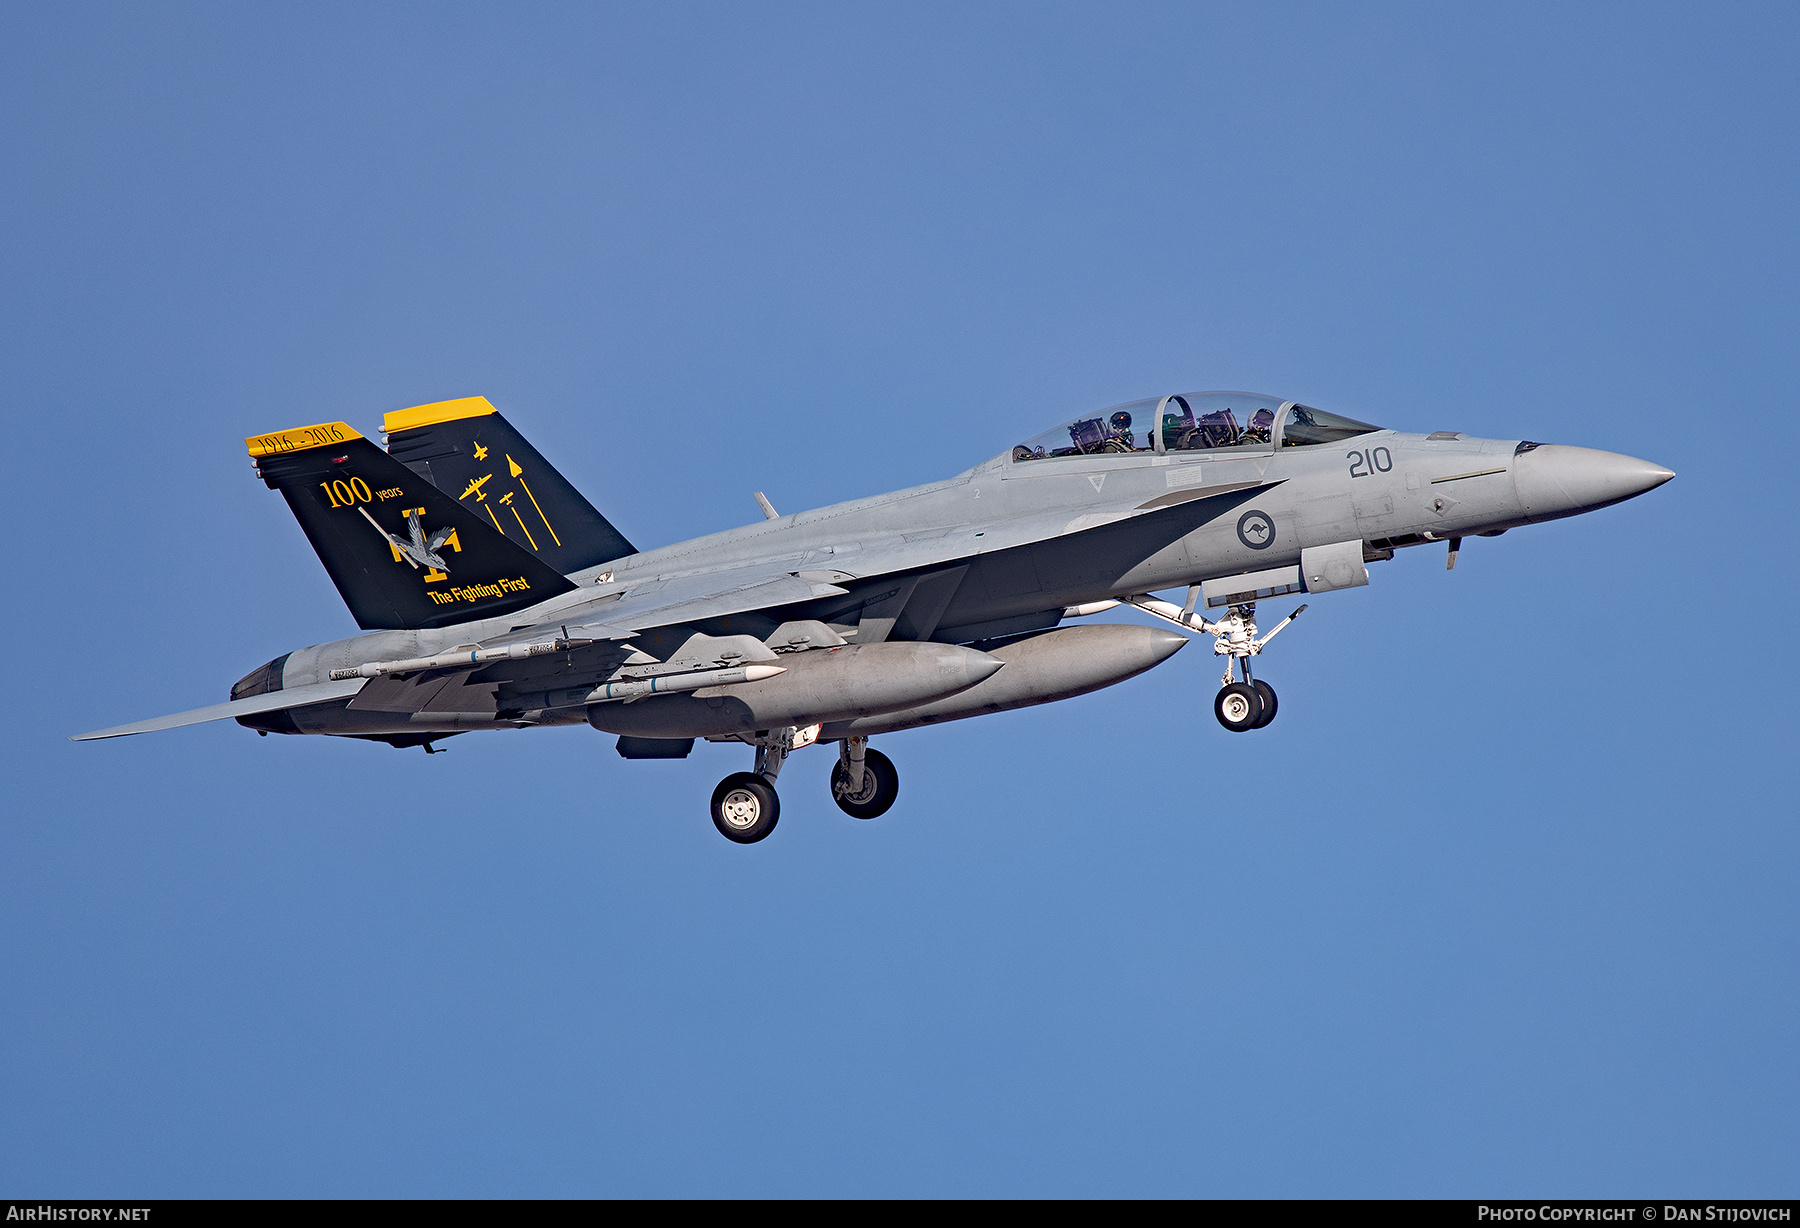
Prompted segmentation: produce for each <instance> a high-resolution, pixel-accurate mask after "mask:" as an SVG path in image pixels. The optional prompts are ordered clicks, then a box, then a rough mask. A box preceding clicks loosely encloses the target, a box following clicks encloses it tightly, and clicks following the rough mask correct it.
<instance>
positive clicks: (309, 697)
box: [69, 678, 367, 742]
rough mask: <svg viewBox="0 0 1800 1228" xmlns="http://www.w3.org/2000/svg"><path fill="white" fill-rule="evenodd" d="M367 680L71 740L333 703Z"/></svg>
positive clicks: (236, 703)
mask: <svg viewBox="0 0 1800 1228" xmlns="http://www.w3.org/2000/svg"><path fill="white" fill-rule="evenodd" d="M366 681H367V680H366V679H363V678H352V679H348V680H346V681H343V682H319V683H315V684H313V685H311V686H300V687H295V688H293V689H292V690H288V691H272V692H270V693H269V694H267V695H253V696H251V697H250V698H249V699H234V700H232V701H230V702H229V703H222V704H213V705H211V706H210V707H206V708H195V709H193V710H192V711H191V712H177V713H175V714H174V715H173V716H158V717H153V718H151V719H150V720H147V721H135V722H133V723H132V724H129V725H114V726H113V727H112V728H111V729H96V730H94V732H92V733H78V734H76V735H75V736H74V737H72V738H70V739H69V741H71V742H94V741H98V740H99V739H101V738H122V737H125V736H126V735H127V734H133V733H155V732H156V731H157V730H159V729H179V728H180V727H181V726H183V725H202V724H205V723H206V722H207V721H223V720H227V719H229V718H232V717H238V716H254V715H256V714H257V713H259V712H277V711H280V710H281V709H283V708H304V707H306V706H307V705H308V704H322V703H329V702H331V701H332V700H336V699H345V698H348V697H349V696H351V695H354V694H356V693H357V692H358V691H360V690H362V689H363V684H364V683H365V682H366Z"/></svg>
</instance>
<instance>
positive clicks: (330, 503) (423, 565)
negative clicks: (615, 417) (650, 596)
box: [244, 422, 575, 630]
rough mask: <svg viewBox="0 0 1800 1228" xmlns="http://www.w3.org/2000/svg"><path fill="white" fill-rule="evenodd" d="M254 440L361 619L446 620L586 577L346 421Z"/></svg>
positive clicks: (396, 622)
mask: <svg viewBox="0 0 1800 1228" xmlns="http://www.w3.org/2000/svg"><path fill="white" fill-rule="evenodd" d="M244 442H245V443H246V444H247V445H248V446H249V449H250V455H251V456H252V457H253V458H254V459H255V461H256V469H257V473H258V474H259V475H260V476H261V477H262V480H263V481H264V482H265V483H266V484H267V485H268V486H269V487H270V489H273V490H279V491H280V492H281V495H282V498H284V499H286V500H287V503H288V506H289V507H290V508H292V509H293V512H294V517H295V519H297V520H299V522H300V527H301V529H303V530H304V531H305V533H306V537H307V540H308V541H310V542H311V543H312V547H313V549H314V550H315V551H317V552H318V555H319V561H320V562H322V563H324V564H325V570H326V571H327V572H328V573H330V575H331V582H332V583H333V584H335V585H337V589H338V592H339V593H341V594H342V595H343V598H344V603H345V604H346V605H348V606H349V607H350V612H351V614H353V615H354V616H355V617H356V624H357V626H359V627H362V628H364V629H369V630H372V629H375V628H400V629H413V628H419V627H446V626H451V625H454V624H456V623H465V622H472V621H474V620H476V619H481V618H492V617H494V616H495V615H499V614H506V613H510V612H511V611H513V610H519V609H523V608H525V607H526V606H532V605H536V604H537V603H538V602H540V601H543V600H544V599H546V598H548V597H554V596H555V595H556V594H558V593H562V592H567V591H568V590H570V589H572V588H573V587H575V586H574V585H573V584H571V583H569V581H568V580H567V579H566V578H564V576H563V574H562V573H561V572H560V571H558V570H556V569H555V568H554V567H552V566H551V565H549V564H548V563H545V562H543V561H541V560H539V559H538V558H537V557H535V556H534V555H533V554H532V552H531V551H529V550H527V549H525V548H524V547H523V546H520V545H516V544H514V543H513V542H511V541H508V540H507V539H506V537H505V536H504V535H503V534H499V533H496V532H494V530H493V528H492V527H491V526H490V525H489V524H488V523H487V521H486V520H484V519H479V518H478V517H477V515H476V514H475V513H474V512H471V511H468V510H466V508H464V507H463V506H461V505H459V504H458V503H457V502H456V500H455V499H454V498H453V497H451V496H448V495H446V494H444V492H442V491H440V490H438V489H437V488H436V487H435V486H433V485H431V484H430V483H429V482H428V481H426V480H425V479H424V478H422V477H420V476H419V475H418V474H416V473H414V472H413V471H412V470H411V469H408V468H407V467H406V466H405V465H403V464H401V463H400V462H399V461H398V460H395V459H394V458H393V457H391V456H389V455H388V454H387V453H386V452H383V451H382V450H381V449H380V448H378V447H376V446H375V445H374V444H373V443H371V442H370V441H369V440H367V439H365V438H363V437H362V435H360V434H358V433H357V432H356V431H355V430H354V429H352V428H351V427H349V426H347V425H346V424H344V423H342V422H330V423H325V424H323V425H320V426H303V427H297V428H295V429H294V430H290V431H277V432H275V433H274V434H271V435H257V436H254V437H252V438H250V439H246V440H245V441H244Z"/></svg>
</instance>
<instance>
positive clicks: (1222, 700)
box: [1213, 682, 1262, 733]
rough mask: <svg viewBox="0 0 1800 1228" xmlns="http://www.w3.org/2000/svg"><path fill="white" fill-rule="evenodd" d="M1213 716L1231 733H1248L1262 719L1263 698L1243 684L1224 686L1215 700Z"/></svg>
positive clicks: (1236, 683) (1254, 689)
mask: <svg viewBox="0 0 1800 1228" xmlns="http://www.w3.org/2000/svg"><path fill="white" fill-rule="evenodd" d="M1213 715H1214V716H1216V717H1218V718H1219V724H1221V725H1223V726H1225V728H1227V729H1229V730H1231V732H1233V733H1248V732H1249V731H1250V730H1252V729H1255V728H1256V722H1257V721H1259V720H1260V719H1262V696H1261V695H1258V694H1257V693H1256V688H1255V687H1253V686H1246V685H1244V684H1243V683H1241V682H1234V683H1232V684H1231V685H1229V686H1222V687H1220V688H1219V693H1218V695H1216V696H1214V698H1213Z"/></svg>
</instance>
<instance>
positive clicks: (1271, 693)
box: [1250, 678, 1280, 729]
mask: <svg viewBox="0 0 1800 1228" xmlns="http://www.w3.org/2000/svg"><path fill="white" fill-rule="evenodd" d="M1250 685H1251V686H1254V687H1255V688H1256V695H1257V698H1258V699H1261V700H1262V715H1261V716H1259V717H1257V718H1256V724H1255V725H1253V726H1251V728H1253V729H1261V728H1262V727H1263V726H1264V725H1267V724H1268V723H1269V722H1270V721H1272V720H1274V719H1275V709H1276V708H1278V707H1279V706H1280V704H1279V703H1278V702H1277V701H1276V699H1275V688H1274V687H1272V686H1270V685H1269V684H1268V683H1266V682H1264V681H1263V680H1262V679H1261V678H1258V679H1257V680H1256V681H1255V682H1253V683H1251V684H1250Z"/></svg>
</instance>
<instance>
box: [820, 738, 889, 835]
mask: <svg viewBox="0 0 1800 1228" xmlns="http://www.w3.org/2000/svg"><path fill="white" fill-rule="evenodd" d="M838 748H839V749H838V761H837V765H836V766H835V767H833V768H832V769H831V800H832V801H834V802H836V803H837V804H838V809H839V810H842V811H843V812H844V813H845V814H847V815H849V816H850V817H851V818H853V819H873V818H876V817H878V816H880V815H884V814H886V813H887V810H888V807H889V806H892V805H893V804H894V799H895V798H897V797H899V796H900V773H899V772H897V771H896V770H894V764H893V761H892V760H890V759H889V758H888V757H887V756H886V755H884V754H882V753H881V752H880V751H878V750H870V749H869V739H867V738H845V739H844V740H843V741H842V742H840V743H839V744H838Z"/></svg>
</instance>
